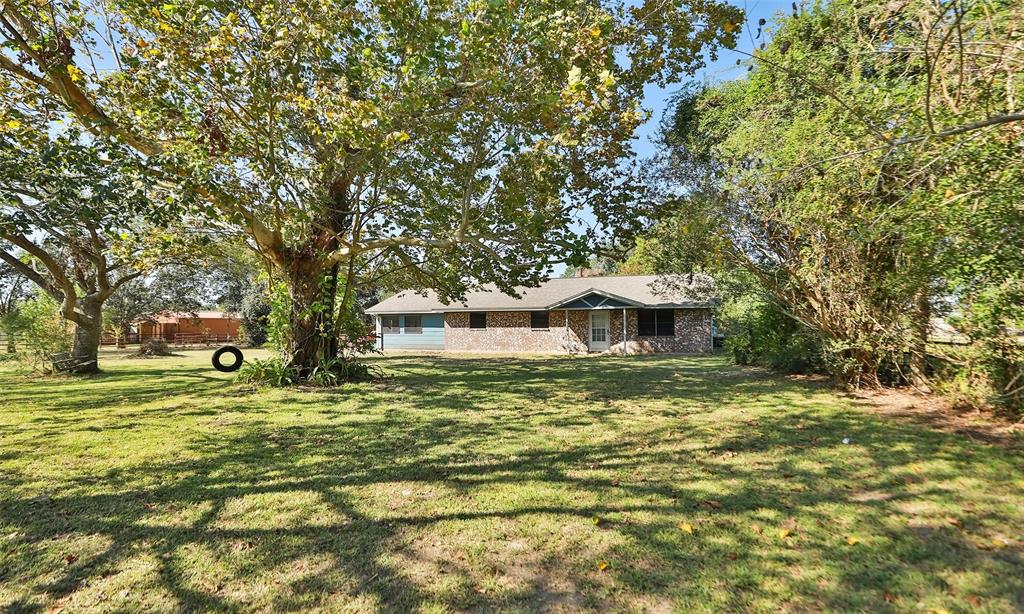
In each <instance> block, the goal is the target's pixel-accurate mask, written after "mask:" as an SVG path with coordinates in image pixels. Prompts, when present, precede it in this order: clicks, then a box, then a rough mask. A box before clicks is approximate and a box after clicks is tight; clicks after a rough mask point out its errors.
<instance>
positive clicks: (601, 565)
mask: <svg viewBox="0 0 1024 614" xmlns="http://www.w3.org/2000/svg"><path fill="white" fill-rule="evenodd" d="M606 569H608V561H601V562H600V563H598V564H597V570H598V571H604V570H606Z"/></svg>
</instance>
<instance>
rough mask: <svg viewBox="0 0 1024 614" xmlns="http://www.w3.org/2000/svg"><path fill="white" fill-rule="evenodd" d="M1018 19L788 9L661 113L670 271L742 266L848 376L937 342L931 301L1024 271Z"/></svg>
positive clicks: (919, 0)
mask: <svg viewBox="0 0 1024 614" xmlns="http://www.w3.org/2000/svg"><path fill="white" fill-rule="evenodd" d="M1021 16H1022V9H1021V7H1020V6H1019V5H1018V4H1016V3H1012V2H968V3H964V2H958V1H938V0H915V1H914V2H909V3H902V4H899V5H892V4H890V3H884V2H869V3H863V2H846V1H844V0H836V1H833V2H830V3H828V4H820V5H813V6H811V7H809V8H807V9H806V10H803V11H801V12H799V13H798V14H795V15H793V16H786V17H782V18H780V20H779V21H778V23H777V24H776V27H775V28H774V29H773V31H772V32H771V37H770V41H769V42H767V43H766V44H765V45H763V46H762V48H761V49H759V50H758V51H756V52H755V53H754V54H753V56H752V58H751V60H750V62H749V67H750V73H749V76H748V78H746V79H742V80H738V81H734V82H729V83H725V84H721V85H715V86H709V87H693V88H691V89H689V90H687V91H685V92H684V93H683V94H682V95H681V96H680V97H679V98H678V99H677V101H676V103H675V105H674V108H673V110H672V112H671V113H669V114H668V115H667V116H666V119H665V128H664V136H663V141H664V151H665V170H666V176H667V178H668V180H669V181H670V182H671V184H672V185H674V186H677V187H678V188H679V189H680V191H679V192H678V193H677V195H676V198H675V199H674V202H675V205H676V209H675V212H674V214H673V215H672V216H670V217H668V218H667V219H665V220H664V221H663V222H662V223H661V225H660V229H659V231H658V233H657V234H658V237H659V238H660V242H659V245H660V246H661V249H660V257H661V259H662V264H663V268H676V269H679V268H684V269H685V268H689V267H694V266H715V265H716V264H721V263H726V264H729V265H731V266H739V267H741V268H743V269H744V270H745V271H747V273H749V274H750V275H752V276H753V279H755V280H756V282H757V284H758V287H759V288H760V289H761V290H762V291H763V292H764V293H765V295H766V296H768V297H769V298H770V300H771V301H773V302H774V303H775V304H776V305H777V306H779V307H780V308H781V309H783V310H784V312H785V313H787V314H788V315H789V316H790V317H792V318H794V319H795V320H797V321H799V322H801V323H803V324H804V325H806V326H807V327H809V328H810V329H811V330H813V331H815V332H816V333H817V334H818V335H819V337H820V338H821V339H822V341H823V343H824V349H825V352H826V358H827V360H828V361H829V365H830V368H831V370H832V371H833V373H834V374H835V375H836V377H837V378H838V379H839V380H840V381H842V382H844V383H850V384H854V385H857V384H860V383H868V384H871V383H874V382H875V381H876V377H877V370H878V368H879V365H880V363H881V362H882V361H883V360H886V359H892V362H893V363H895V364H899V363H900V362H901V360H900V357H901V356H902V354H903V352H904V351H905V350H907V349H908V347H909V348H910V350H911V352H912V353H915V354H917V355H918V358H920V359H923V355H924V348H923V346H924V342H925V340H926V337H927V334H928V326H929V319H930V316H931V314H932V313H933V308H936V307H939V308H942V307H946V306H948V305H949V304H950V301H951V300H952V301H953V302H958V303H959V304H960V305H961V306H963V305H966V304H967V303H970V301H971V300H972V297H973V296H976V295H978V293H979V292H981V291H982V289H984V288H989V287H993V286H1004V285H1007V284H1009V285H1010V286H1018V285H1019V284H1020V283H1021V271H1022V270H1024V260H1022V258H1024V256H1022V254H1024V250H1021V249H1020V246H1021V245H1024V235H1022V229H1024V223H1022V222H1024V210H1022V208H1021V206H1020V203H1021V202H1024V150H1022V148H1021V131H1022V126H1024V124H1022V122H1021V120H1024V116H1021V114H1020V113H1019V107H1018V104H1019V103H1018V92H1019V91H1020V88H1021V86H1022V85H1024V72H1022V71H1021V65H1022V64H1021V62H1024V53H1022V52H1021V50H1020V48H1019V46H1016V45H1015V44H1014V42H1013V41H1014V38H1013V37H1014V34H1013V32H1014V28H1015V26H1014V24H1015V23H1019V21H1020V19H1021ZM765 25H766V24H765ZM760 35H762V33H761V32H759V36H760ZM766 144H771V146H766ZM1017 317H1018V318H1019V316H1017ZM1004 323H1005V322H1004Z"/></svg>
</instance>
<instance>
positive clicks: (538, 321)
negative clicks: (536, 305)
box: [530, 311, 551, 330]
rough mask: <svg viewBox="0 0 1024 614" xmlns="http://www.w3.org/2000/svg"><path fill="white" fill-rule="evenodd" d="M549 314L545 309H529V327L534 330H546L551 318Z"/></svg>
mask: <svg viewBox="0 0 1024 614" xmlns="http://www.w3.org/2000/svg"><path fill="white" fill-rule="evenodd" d="M550 315H551V314H550V313H549V312H547V311H531V312H530V328H532V329H534V330H547V329H548V325H549V323H550V319H551V317H550Z"/></svg>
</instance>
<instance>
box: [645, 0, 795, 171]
mask: <svg viewBox="0 0 1024 614" xmlns="http://www.w3.org/2000/svg"><path fill="white" fill-rule="evenodd" d="M737 6H740V7H742V8H744V10H745V11H746V17H747V21H746V24H745V26H744V29H743V32H741V33H740V36H739V37H738V40H737V44H736V51H734V50H732V49H722V50H720V51H719V54H718V59H717V60H715V61H714V62H711V61H708V62H707V66H706V67H705V68H704V69H703V70H701V71H700V72H698V73H697V74H696V75H694V76H693V80H696V81H707V82H710V83H719V82H722V81H729V80H731V79H738V78H740V77H742V76H743V75H744V74H745V73H746V70H747V68H746V66H737V65H736V60H737V59H739V60H746V59H748V56H746V55H744V54H743V53H737V51H741V52H746V53H750V52H752V51H753V49H754V47H755V45H756V44H760V42H761V40H764V38H763V37H762V38H761V40H754V37H755V36H756V35H757V21H758V19H761V18H764V19H765V20H768V21H769V22H770V21H771V18H772V16H773V15H775V14H776V13H777V12H779V11H783V12H789V11H790V10H791V7H792V0H748V1H747V2H745V3H737ZM679 87H680V86H679V85H674V86H670V87H668V88H660V87H658V86H656V85H649V86H648V87H647V89H646V90H645V91H644V94H645V99H644V107H645V108H646V109H648V110H650V111H651V112H652V114H651V119H650V120H648V122H647V123H646V124H644V125H643V126H642V127H641V128H640V132H639V140H638V141H637V143H636V151H637V154H638V155H639V156H640V157H641V158H646V157H649V156H651V155H652V154H653V153H654V152H655V147H654V144H653V143H652V142H651V139H652V137H654V135H655V134H656V133H657V131H658V125H659V123H660V122H661V116H662V114H663V113H664V112H665V109H666V107H667V106H668V100H669V98H671V97H672V95H673V94H674V93H675V92H676V91H678V90H679Z"/></svg>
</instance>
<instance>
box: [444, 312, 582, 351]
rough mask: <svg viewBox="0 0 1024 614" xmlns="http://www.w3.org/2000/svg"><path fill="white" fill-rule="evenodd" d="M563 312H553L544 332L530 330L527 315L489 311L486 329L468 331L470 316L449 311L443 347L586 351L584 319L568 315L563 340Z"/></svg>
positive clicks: (493, 349) (577, 313) (471, 349)
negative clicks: (567, 327) (567, 330)
mask: <svg viewBox="0 0 1024 614" xmlns="http://www.w3.org/2000/svg"><path fill="white" fill-rule="evenodd" d="M565 313H566V312H565V311H564V310H563V311H552V312H551V314H550V316H549V318H548V323H549V325H550V327H549V328H548V329H547V330H532V329H531V328H530V312H529V311H489V312H487V328H485V329H481V330H473V329H471V328H470V327H469V314H468V313H466V312H455V311H449V312H447V313H445V314H444V347H445V349H447V350H456V351H465V352H557V353H563V354H564V353H568V352H569V351H570V348H574V347H575V348H576V351H581V350H582V351H586V342H585V339H586V337H585V335H586V333H587V316H586V314H585V313H582V312H578V311H570V312H569V335H568V338H567V336H566V328H565Z"/></svg>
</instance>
